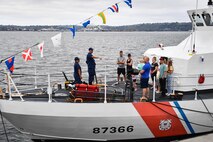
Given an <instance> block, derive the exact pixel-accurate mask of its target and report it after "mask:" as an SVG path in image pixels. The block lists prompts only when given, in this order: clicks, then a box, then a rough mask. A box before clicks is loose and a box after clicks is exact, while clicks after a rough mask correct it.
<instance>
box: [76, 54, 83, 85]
mask: <svg viewBox="0 0 213 142" xmlns="http://www.w3.org/2000/svg"><path fill="white" fill-rule="evenodd" d="M74 60H75V64H74V78H75V83H77V84H81V83H82V81H81V79H82V71H81V66H80V65H79V62H80V59H79V58H78V57H75V59H74Z"/></svg>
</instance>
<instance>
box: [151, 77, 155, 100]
mask: <svg viewBox="0 0 213 142" xmlns="http://www.w3.org/2000/svg"><path fill="white" fill-rule="evenodd" d="M155 86H156V82H155V76H154V82H153V98H152V102H155Z"/></svg>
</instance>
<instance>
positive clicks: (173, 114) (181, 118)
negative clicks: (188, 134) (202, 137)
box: [150, 102, 213, 129]
mask: <svg viewBox="0 0 213 142" xmlns="http://www.w3.org/2000/svg"><path fill="white" fill-rule="evenodd" d="M150 103H151V104H152V105H153V106H155V107H156V108H158V109H159V110H161V111H162V112H164V113H166V114H168V115H170V116H172V117H174V118H177V119H179V120H181V121H184V122H186V121H185V120H184V119H183V118H180V117H178V116H176V115H174V114H171V113H169V112H168V111H165V110H163V109H162V108H160V107H159V106H157V105H156V104H155V103H153V102H150ZM188 123H190V124H194V125H197V126H202V127H206V128H212V129H213V126H208V125H203V124H199V123H196V122H191V121H188Z"/></svg>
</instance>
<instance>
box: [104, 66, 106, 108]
mask: <svg viewBox="0 0 213 142" xmlns="http://www.w3.org/2000/svg"><path fill="white" fill-rule="evenodd" d="M106 84H107V81H106V65H105V76H104V103H105V104H106V103H107V86H106Z"/></svg>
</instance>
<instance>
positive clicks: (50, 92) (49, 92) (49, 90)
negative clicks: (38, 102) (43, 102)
mask: <svg viewBox="0 0 213 142" xmlns="http://www.w3.org/2000/svg"><path fill="white" fill-rule="evenodd" d="M47 93H48V96H49V100H48V102H49V103H51V102H52V88H51V86H50V74H49V73H48V88H47Z"/></svg>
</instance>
